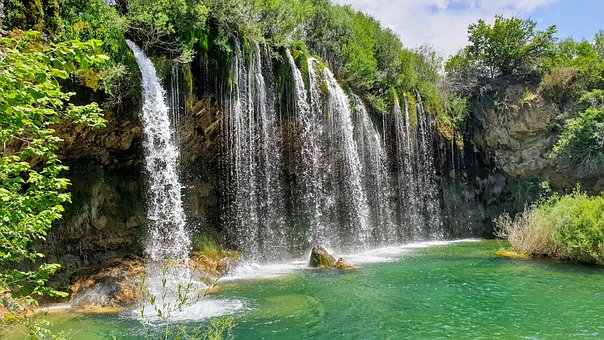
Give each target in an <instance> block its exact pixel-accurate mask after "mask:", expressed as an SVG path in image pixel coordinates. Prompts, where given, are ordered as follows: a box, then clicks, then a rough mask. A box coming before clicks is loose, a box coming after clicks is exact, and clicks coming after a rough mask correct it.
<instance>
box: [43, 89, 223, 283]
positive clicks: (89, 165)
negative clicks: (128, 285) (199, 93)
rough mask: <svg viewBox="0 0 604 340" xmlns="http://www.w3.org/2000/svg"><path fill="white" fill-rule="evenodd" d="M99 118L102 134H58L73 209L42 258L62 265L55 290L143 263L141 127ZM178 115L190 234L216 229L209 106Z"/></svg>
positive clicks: (68, 130) (128, 118)
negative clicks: (93, 272) (111, 266)
mask: <svg viewBox="0 0 604 340" xmlns="http://www.w3.org/2000/svg"><path fill="white" fill-rule="evenodd" d="M133 111H134V113H133V114H130V115H115V114H111V113H107V114H106V119H107V123H108V124H107V127H105V128H103V129H88V128H80V127H74V126H64V127H62V128H61V129H60V130H59V131H58V132H59V134H60V136H61V137H62V138H63V139H64V140H65V143H64V145H63V147H62V149H61V158H62V160H63V162H64V163H65V164H66V165H68V166H69V168H70V169H69V171H68V173H67V177H68V178H69V179H70V180H71V182H72V185H71V189H70V191H71V193H72V202H73V203H71V204H68V205H66V211H65V214H64V217H63V219H62V220H61V221H60V222H59V223H58V224H57V226H55V228H53V229H52V231H51V234H50V235H49V237H48V240H47V242H46V243H45V244H44V245H43V251H44V252H45V253H46V254H47V255H48V258H49V260H50V261H58V262H59V263H61V264H62V265H63V268H64V269H63V271H62V275H59V276H58V281H59V282H58V283H59V284H62V285H64V284H66V283H68V281H69V280H70V278H71V277H72V276H73V274H76V273H77V272H79V271H81V270H82V268H85V267H87V266H93V267H94V266H98V265H99V264H102V263H104V262H106V261H108V260H110V259H112V258H123V257H129V256H140V255H143V249H144V242H145V230H146V226H145V223H146V218H145V216H146V206H145V202H146V201H147V200H146V181H145V169H144V154H143V149H142V139H143V133H142V131H143V130H142V126H141V125H140V120H139V119H138V115H137V113H136V109H133ZM188 112H189V113H188V114H186V115H184V114H183V121H182V122H181V124H180V125H181V126H180V131H179V136H180V137H179V138H180V145H181V155H182V159H181V164H182V173H181V177H182V181H183V183H184V186H185V193H184V195H183V197H184V202H183V203H184V204H185V205H186V210H187V212H188V214H187V218H188V222H189V223H188V224H189V225H190V226H191V228H192V229H195V230H199V229H202V230H203V229H208V228H212V227H213V226H214V225H217V223H216V220H217V218H218V217H217V214H218V212H219V207H218V201H217V193H216V192H217V190H218V184H217V183H218V177H217V176H218V173H219V172H218V171H217V168H218V152H219V149H218V146H217V144H216V143H215V141H216V139H217V138H218V136H217V132H218V131H217V129H216V126H218V124H217V122H218V115H219V113H217V111H216V110H215V109H214V108H213V105H212V104H211V103H210V102H208V101H192V105H191V107H190V108H189V110H188Z"/></svg>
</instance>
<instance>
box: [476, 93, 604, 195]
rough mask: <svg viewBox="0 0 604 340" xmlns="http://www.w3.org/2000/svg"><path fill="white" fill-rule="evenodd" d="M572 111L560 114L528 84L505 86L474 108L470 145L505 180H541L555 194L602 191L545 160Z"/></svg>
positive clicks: (595, 183) (553, 161)
mask: <svg viewBox="0 0 604 340" xmlns="http://www.w3.org/2000/svg"><path fill="white" fill-rule="evenodd" d="M572 110H573V109H572V108H570V107H569V108H567V109H565V110H561V109H560V108H559V106H558V105H556V104H555V103H552V102H550V101H548V100H546V99H545V98H543V96H542V95H541V94H540V93H539V89H538V88H536V87H535V86H531V85H530V84H528V85H527V84H506V85H504V86H501V87H500V88H499V89H498V90H497V91H496V94H494V95H492V96H483V97H481V99H480V100H479V101H477V102H476V103H475V104H474V106H473V110H472V111H473V112H472V115H473V118H474V119H475V122H476V123H475V124H474V126H473V131H472V132H473V140H472V141H473V142H474V143H475V144H476V146H477V147H478V148H479V149H480V151H481V152H482V153H483V154H484V155H485V156H486V157H487V158H491V159H492V161H493V162H494V164H495V166H496V167H497V168H498V169H500V170H501V171H502V172H503V173H504V174H505V175H506V176H509V177H515V178H540V179H542V180H547V181H549V182H550V183H551V185H552V186H553V187H554V188H556V189H569V188H573V187H574V186H575V185H576V184H577V183H581V184H582V185H583V186H584V187H585V188H586V189H587V190H592V189H593V190H594V191H598V190H602V186H603V184H604V183H603V182H602V181H600V182H599V183H598V178H595V177H592V178H588V177H580V175H579V174H578V172H577V171H576V169H572V168H568V167H564V166H562V165H561V164H560V162H559V161H558V160H556V159H555V158H553V157H551V156H550V154H551V152H552V148H553V146H554V144H555V143H556V141H557V139H558V135H559V127H560V126H561V124H563V122H564V119H565V118H567V117H568V116H570V115H572ZM598 187H599V189H598Z"/></svg>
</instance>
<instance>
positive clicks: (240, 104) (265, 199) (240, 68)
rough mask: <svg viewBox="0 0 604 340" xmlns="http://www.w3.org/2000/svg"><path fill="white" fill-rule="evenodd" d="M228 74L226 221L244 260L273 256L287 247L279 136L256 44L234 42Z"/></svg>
mask: <svg viewBox="0 0 604 340" xmlns="http://www.w3.org/2000/svg"><path fill="white" fill-rule="evenodd" d="M246 57H247V58H246ZM231 72H232V74H233V79H234V81H233V84H232V86H231V88H230V90H229V91H228V93H227V94H226V95H227V98H225V99H224V102H225V103H227V108H226V115H225V121H224V127H223V131H224V137H225V140H226V143H227V146H226V149H227V150H226V153H227V154H228V157H227V164H226V167H227V168H229V169H230V170H229V173H230V175H229V178H228V179H227V181H228V183H227V187H228V188H229V191H230V192H229V193H228V196H229V201H228V202H227V206H226V208H225V210H226V212H227V216H226V221H227V223H229V224H230V225H232V226H233V230H232V232H231V233H232V234H233V235H232V237H233V238H234V239H235V240H236V241H237V243H238V246H239V248H240V249H241V250H242V251H243V254H244V256H245V257H246V259H247V260H249V261H261V260H266V259H277V258H280V257H283V256H284V255H285V253H286V246H287V245H286V240H285V217H284V215H285V214H284V206H283V204H284V197H283V189H282V174H281V168H280V166H281V163H282V161H281V152H280V149H281V147H280V140H281V134H280V130H279V128H278V125H277V123H278V121H277V118H278V117H277V114H276V111H275V109H274V104H273V102H272V99H271V98H270V97H269V95H268V93H269V92H272V87H270V86H268V85H267V83H266V81H265V78H264V69H263V54H262V50H261V49H260V47H259V46H258V45H256V46H255V48H254V49H253V50H252V51H250V52H249V53H248V55H246V54H245V53H244V52H243V51H242V50H241V48H240V46H239V45H238V44H237V45H235V54H234V57H233V64H232V69H231Z"/></svg>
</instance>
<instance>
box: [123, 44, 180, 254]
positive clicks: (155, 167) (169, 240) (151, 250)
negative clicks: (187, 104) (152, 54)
mask: <svg viewBox="0 0 604 340" xmlns="http://www.w3.org/2000/svg"><path fill="white" fill-rule="evenodd" d="M127 43H128V46H129V47H130V49H132V51H133V52H134V56H135V58H136V62H137V63H138V65H139V68H140V71H141V73H142V87H143V112H142V122H143V132H144V137H145V138H144V141H143V147H144V151H145V168H146V170H147V175H148V176H149V180H148V185H149V189H148V194H149V197H148V199H149V203H148V210H147V218H148V220H149V236H150V237H149V240H148V244H147V248H146V250H147V253H148V254H149V257H150V259H151V260H152V261H160V260H164V259H174V260H184V259H187V258H188V255H189V248H190V245H191V241H190V237H189V234H188V232H187V229H186V220H185V213H184V210H183V207H182V200H181V188H182V186H181V184H180V181H179V179H178V172H177V167H178V158H179V150H178V147H177V145H175V143H174V140H173V138H172V136H171V133H170V131H172V129H171V126H170V119H169V116H168V111H169V109H168V106H166V104H165V103H164V90H163V89H162V87H161V85H160V83H159V80H158V78H157V75H156V73H155V68H154V67H153V64H152V63H151V61H150V60H149V59H148V58H147V57H146V56H145V54H144V53H143V52H142V51H141V50H140V49H139V48H138V47H137V46H136V45H135V44H134V43H133V42H131V41H127Z"/></svg>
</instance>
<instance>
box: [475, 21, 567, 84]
mask: <svg viewBox="0 0 604 340" xmlns="http://www.w3.org/2000/svg"><path fill="white" fill-rule="evenodd" d="M535 27H536V23H535V22H534V21H532V20H524V19H519V18H504V17H501V16H497V17H496V18H495V23H494V24H493V25H489V24H487V23H486V22H485V21H484V20H479V21H478V22H477V23H475V24H472V25H470V26H469V28H468V34H469V40H470V45H469V46H468V47H467V55H468V57H469V59H470V61H471V62H472V63H473V64H474V66H477V67H478V68H479V69H481V70H482V73H483V76H485V77H488V78H495V77H497V76H499V75H523V74H526V73H528V72H532V71H534V70H535V69H536V68H537V66H538V64H539V60H540V59H541V58H542V57H544V56H547V55H548V54H550V53H551V51H552V49H553V48H554V46H555V44H554V43H555V38H554V35H555V33H556V27H555V26H549V27H548V28H547V29H546V30H545V31H536V30H535Z"/></svg>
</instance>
